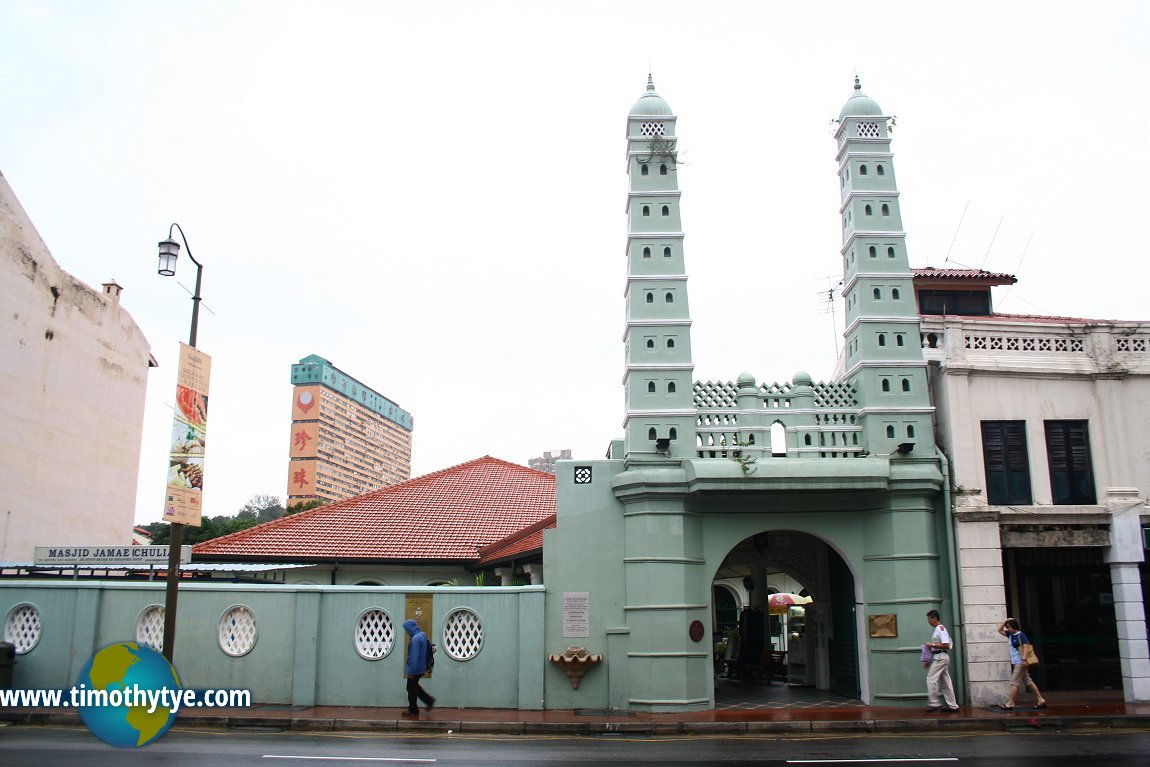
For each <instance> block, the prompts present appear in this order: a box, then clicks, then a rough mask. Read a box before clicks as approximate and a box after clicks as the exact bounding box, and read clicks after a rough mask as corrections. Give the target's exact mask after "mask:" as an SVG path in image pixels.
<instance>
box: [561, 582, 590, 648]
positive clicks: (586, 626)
mask: <svg viewBox="0 0 1150 767" xmlns="http://www.w3.org/2000/svg"><path fill="white" fill-rule="evenodd" d="M563 636H564V637H587V636H591V597H590V594H589V593H588V592H586V591H564V592H563Z"/></svg>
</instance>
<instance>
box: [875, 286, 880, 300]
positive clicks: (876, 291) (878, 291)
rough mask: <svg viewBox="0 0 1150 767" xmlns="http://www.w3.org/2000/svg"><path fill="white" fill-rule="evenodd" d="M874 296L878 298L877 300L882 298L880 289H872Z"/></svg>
mask: <svg viewBox="0 0 1150 767" xmlns="http://www.w3.org/2000/svg"><path fill="white" fill-rule="evenodd" d="M874 297H875V299H876V300H879V301H881V300H882V290H881V289H880V288H875V289H874Z"/></svg>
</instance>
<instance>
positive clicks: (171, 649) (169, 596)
mask: <svg viewBox="0 0 1150 767" xmlns="http://www.w3.org/2000/svg"><path fill="white" fill-rule="evenodd" d="M174 230H178V231H179V232H180V239H181V240H183V241H184V247H185V248H187V249H188V258H190V259H192V263H193V264H195V265H196V291H195V292H194V293H193V294H192V331H191V333H189V335H188V346H191V347H192V348H193V349H194V348H195V346H196V332H197V330H198V327H199V323H200V283H201V281H202V280H203V276H204V265H203V264H201V263H200V262H199V261H197V260H196V258H195V256H193V255H192V248H191V246H190V245H188V238H187V236H185V235H184V230H183V229H182V228H181V227H180V225H179V224H176V223H173V224H172V225H171V226H170V227H169V228H168V239H166V240H163V241H162V242H160V244H159V247H160V266H159V269H158V271H159V273H160V274H161V275H163V276H164V277H174V276H175V274H176V259H178V258H179V256H180V243H178V242H176V241H175V240H173V239H172V232H173V231H174ZM183 541H184V526H183V524H182V523H180V522H172V527H171V540H169V541H168V582H167V590H166V594H165V599H164V657H165V658H167V659H168V662H169V663H171V662H172V659H173V657H174V656H175V653H176V599H177V597H178V596H179V587H180V548H181V545H182V544H183Z"/></svg>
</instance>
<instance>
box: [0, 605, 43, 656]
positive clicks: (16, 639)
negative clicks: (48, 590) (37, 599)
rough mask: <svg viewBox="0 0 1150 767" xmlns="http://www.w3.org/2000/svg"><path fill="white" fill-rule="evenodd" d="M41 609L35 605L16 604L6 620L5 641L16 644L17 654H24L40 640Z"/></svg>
mask: <svg viewBox="0 0 1150 767" xmlns="http://www.w3.org/2000/svg"><path fill="white" fill-rule="evenodd" d="M40 628H41V627H40V611H39V610H37V609H36V607H35V605H30V604H22V605H16V606H15V607H13V608H12V609H11V610H9V611H8V617H7V618H5V620H4V641H5V642H10V643H12V644H13V645H15V646H16V654H17V655H23V654H24V653H26V652H28V651H29V650H31V649H32V648H33V647H35V646H36V643H37V642H39V641H40Z"/></svg>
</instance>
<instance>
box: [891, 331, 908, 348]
mask: <svg viewBox="0 0 1150 767" xmlns="http://www.w3.org/2000/svg"><path fill="white" fill-rule="evenodd" d="M905 338H906V334H905V333H895V334H894V345H895V346H904V345H905V344H906V341H905V340H904V339H905Z"/></svg>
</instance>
